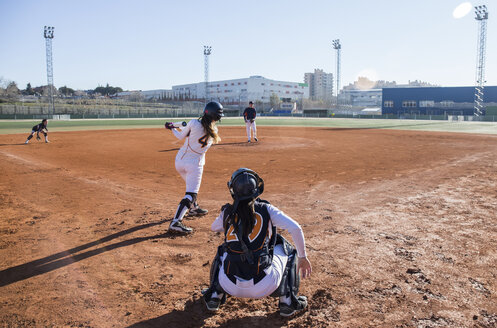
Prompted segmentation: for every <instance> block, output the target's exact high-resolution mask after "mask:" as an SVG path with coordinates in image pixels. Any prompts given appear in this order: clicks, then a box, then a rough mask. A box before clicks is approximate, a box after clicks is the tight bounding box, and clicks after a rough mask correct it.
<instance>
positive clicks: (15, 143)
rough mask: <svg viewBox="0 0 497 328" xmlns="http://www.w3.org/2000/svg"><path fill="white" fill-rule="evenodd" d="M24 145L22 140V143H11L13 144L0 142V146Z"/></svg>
mask: <svg viewBox="0 0 497 328" xmlns="http://www.w3.org/2000/svg"><path fill="white" fill-rule="evenodd" d="M24 145H26V144H25V143H24V142H23V143H13V144H0V147H5V146H24Z"/></svg>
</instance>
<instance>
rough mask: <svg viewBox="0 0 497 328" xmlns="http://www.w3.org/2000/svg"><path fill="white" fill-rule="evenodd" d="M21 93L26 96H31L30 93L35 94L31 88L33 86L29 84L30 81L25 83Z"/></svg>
mask: <svg viewBox="0 0 497 328" xmlns="http://www.w3.org/2000/svg"><path fill="white" fill-rule="evenodd" d="M22 94H23V95H28V96H31V95H34V94H35V91H34V90H33V87H32V86H31V83H29V82H28V84H27V85H26V89H25V90H23V91H22Z"/></svg>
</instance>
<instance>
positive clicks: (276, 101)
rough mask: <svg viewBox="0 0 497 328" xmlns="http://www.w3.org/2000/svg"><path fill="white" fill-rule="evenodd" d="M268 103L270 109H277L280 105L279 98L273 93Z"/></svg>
mask: <svg viewBox="0 0 497 328" xmlns="http://www.w3.org/2000/svg"><path fill="white" fill-rule="evenodd" d="M269 102H270V104H271V107H272V108H278V105H279V104H280V97H278V95H277V94H276V93H273V94H271V97H269Z"/></svg>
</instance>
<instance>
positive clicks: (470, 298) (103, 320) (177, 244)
mask: <svg viewBox="0 0 497 328" xmlns="http://www.w3.org/2000/svg"><path fill="white" fill-rule="evenodd" d="M35 123H38V122H34V121H16V122H12V121H3V122H0V170H1V174H0V326H2V327H26V326H28V327H29V326H35V327H173V328H174V327H399V328H401V327H402V328H407V327H497V124H496V123H479V122H460V123H453V122H437V121H398V120H350V119H349V120H347V119H270V118H260V119H258V121H257V124H258V136H259V142H258V143H251V144H247V143H246V135H245V127H244V126H242V124H241V119H225V120H224V119H223V121H222V123H221V124H220V126H219V131H220V136H221V138H222V141H221V143H220V144H218V145H215V146H213V147H212V148H211V149H210V150H209V152H208V153H207V155H206V166H205V170H204V176H203V179H202V186H201V189H200V193H199V202H200V205H201V206H202V207H203V208H206V209H208V210H209V214H208V215H207V216H204V217H202V218H196V219H193V220H187V221H186V224H187V225H188V226H190V227H192V228H193V229H194V230H195V232H194V233H193V234H192V235H189V236H186V237H181V236H173V235H170V234H168V233H166V232H167V228H168V225H169V221H170V220H171V218H172V216H173V215H174V212H175V210H176V207H177V205H178V202H179V200H180V199H181V198H182V197H183V194H184V182H183V180H182V179H181V177H180V176H179V174H178V173H177V172H176V170H175V167H174V158H175V156H176V152H177V150H178V149H179V147H180V146H181V145H182V142H179V141H178V140H177V139H176V138H175V137H174V136H173V135H172V133H171V132H169V131H166V130H165V129H164V128H163V127H162V124H163V123H164V120H94V121H92V120H86V121H59V122H55V121H54V122H49V126H48V128H49V139H50V141H51V143H49V144H45V143H43V142H41V141H36V139H35V138H34V139H32V140H31V143H30V144H28V145H24V144H23V143H24V141H25V140H26V137H27V135H28V133H29V132H30V130H31V127H32V126H33V125H34V124H35ZM239 167H248V168H251V169H253V170H255V171H257V172H258V173H259V174H260V176H261V177H262V178H263V179H264V180H265V191H264V194H263V195H262V197H261V198H263V199H266V200H268V201H270V202H271V203H273V204H274V205H276V206H277V207H278V208H280V209H282V210H283V211H284V212H285V213H287V214H288V215H290V216H291V217H292V218H294V219H295V220H297V221H298V222H299V223H300V224H301V225H302V227H303V230H304V234H305V237H306V244H307V252H308V255H309V260H310V261H311V263H312V265H313V274H312V276H311V277H310V278H309V279H306V280H304V281H302V283H301V290H300V292H301V294H303V295H306V296H308V297H309V299H310V301H309V307H308V309H307V310H306V311H305V312H303V313H301V314H299V315H298V316H296V317H292V318H290V319H282V318H281V317H280V315H279V313H278V304H277V303H278V302H277V299H272V298H266V299H261V300H246V299H237V298H228V300H227V303H226V304H224V305H223V306H222V307H221V309H220V310H219V311H218V312H217V313H215V314H212V313H209V312H208V311H207V310H206V309H205V306H204V304H203V302H202V298H201V294H200V291H201V289H202V288H204V287H206V286H207V284H208V279H209V268H210V264H211V263H212V259H213V257H214V255H215V252H216V248H217V246H218V245H219V244H220V243H221V242H222V239H223V236H222V235H220V234H216V233H213V232H210V225H211V223H212V221H213V220H214V219H215V218H216V216H217V215H218V214H219V210H220V207H221V206H222V205H223V204H225V203H226V202H230V201H231V197H230V194H229V192H228V189H227V187H226V182H227V181H228V180H229V178H230V176H231V173H232V172H233V171H234V170H236V169H237V168H239ZM283 234H284V235H285V236H287V237H288V238H289V236H288V234H286V233H283Z"/></svg>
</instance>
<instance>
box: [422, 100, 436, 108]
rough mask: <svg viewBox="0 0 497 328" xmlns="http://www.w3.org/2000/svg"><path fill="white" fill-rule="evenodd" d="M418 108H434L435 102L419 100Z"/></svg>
mask: <svg viewBox="0 0 497 328" xmlns="http://www.w3.org/2000/svg"><path fill="white" fill-rule="evenodd" d="M419 107H435V102H434V101H433V100H420V101H419Z"/></svg>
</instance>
